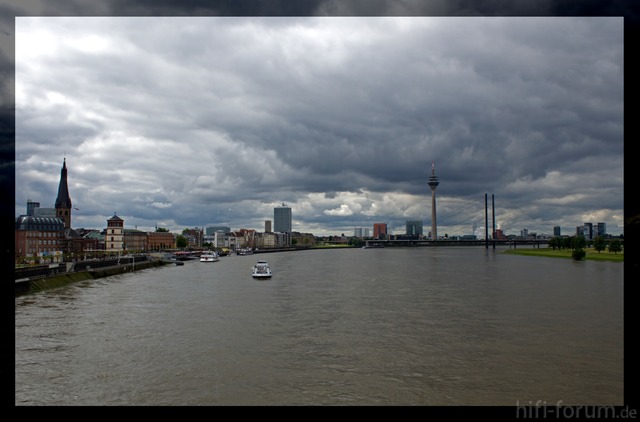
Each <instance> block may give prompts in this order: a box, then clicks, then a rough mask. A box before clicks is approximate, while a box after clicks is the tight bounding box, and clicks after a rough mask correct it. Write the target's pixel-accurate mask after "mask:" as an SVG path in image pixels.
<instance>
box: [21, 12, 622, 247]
mask: <svg viewBox="0 0 640 422" xmlns="http://www.w3.org/2000/svg"><path fill="white" fill-rule="evenodd" d="M623 49H624V43H623V18H622V17H301V18H286V17H261V18H258V17H17V18H16V20H15V62H16V66H15V105H16V112H15V117H16V119H15V122H16V143H15V156H16V160H15V168H16V170H15V174H16V181H15V182H16V184H15V186H16V189H15V195H16V198H15V214H16V216H18V215H21V214H25V213H26V203H27V200H28V199H31V200H34V201H38V202H40V203H41V206H42V207H53V203H54V201H55V199H56V195H57V188H58V182H59V180H60V169H61V167H62V162H63V160H64V159H65V158H66V163H67V168H68V180H69V191H70V195H71V199H72V202H73V205H74V207H77V208H78V210H73V218H72V226H73V227H74V228H79V227H84V228H98V229H102V228H104V227H105V226H106V220H107V219H108V218H109V217H111V216H112V215H113V214H114V212H116V213H117V214H118V215H119V216H120V217H122V218H123V219H124V220H125V227H127V228H134V227H137V228H138V229H142V230H153V229H154V227H156V226H158V227H164V228H168V229H169V230H171V231H175V232H179V231H181V230H182V229H183V228H187V227H188V228H192V227H207V226H213V225H216V226H218V225H224V226H230V227H231V228H232V229H240V228H253V229H256V230H258V231H263V230H264V221H265V220H272V219H273V208H274V207H276V206H278V205H280V204H282V203H285V204H287V205H288V206H290V207H291V208H292V213H293V229H294V230H296V231H302V232H311V233H314V234H316V235H330V234H333V235H335V234H341V233H344V234H346V235H352V234H353V229H354V228H355V227H366V228H372V226H373V223H379V222H382V223H387V224H389V227H390V228H391V229H392V231H393V232H394V233H396V234H404V231H405V222H406V220H415V219H418V220H422V221H423V222H424V227H425V233H426V232H427V231H428V229H429V227H430V224H431V193H430V190H429V187H428V186H427V180H428V178H429V176H430V174H431V166H432V163H435V170H436V175H437V176H438V177H439V179H440V186H439V187H438V188H437V190H436V193H437V203H438V205H437V208H438V217H437V222H438V234H439V235H444V234H445V233H446V234H449V235H454V234H471V233H472V232H473V227H474V224H475V225H476V227H477V233H478V234H479V235H481V236H484V228H483V225H484V195H485V193H488V194H489V198H490V197H491V194H494V195H495V203H496V222H497V223H498V225H499V226H500V227H501V228H502V229H503V230H505V232H506V233H508V234H519V233H520V230H522V229H528V230H529V231H535V232H538V233H547V234H550V233H552V228H553V226H555V225H559V226H561V227H562V230H563V234H573V233H575V228H576V226H578V225H582V224H583V223H585V222H592V223H598V222H605V223H606V224H607V231H608V232H609V233H611V234H620V233H622V232H623V209H624V203H623V172H624V168H623V147H624V138H623V125H624V121H623V111H624V109H623V91H624V85H623V65H624V57H623ZM490 218H491V217H490Z"/></svg>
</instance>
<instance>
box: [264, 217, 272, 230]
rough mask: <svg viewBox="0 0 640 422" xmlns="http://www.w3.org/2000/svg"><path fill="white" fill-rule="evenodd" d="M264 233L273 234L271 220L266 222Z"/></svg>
mask: <svg viewBox="0 0 640 422" xmlns="http://www.w3.org/2000/svg"><path fill="white" fill-rule="evenodd" d="M264 232H265V233H271V220H264Z"/></svg>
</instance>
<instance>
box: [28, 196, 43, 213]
mask: <svg viewBox="0 0 640 422" xmlns="http://www.w3.org/2000/svg"><path fill="white" fill-rule="evenodd" d="M36 208H40V202H34V201H32V200H31V199H27V215H28V216H29V217H33V216H34V214H35V213H34V210H35V209H36Z"/></svg>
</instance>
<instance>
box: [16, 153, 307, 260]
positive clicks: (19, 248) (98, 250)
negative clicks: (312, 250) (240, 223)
mask: <svg viewBox="0 0 640 422" xmlns="http://www.w3.org/2000/svg"><path fill="white" fill-rule="evenodd" d="M73 209H74V207H73V205H72V203H71V197H70V195H69V188H68V182H67V164H66V159H65V160H64V161H63V164H62V170H61V171H60V184H59V186H58V196H57V198H56V202H55V208H41V207H40V203H39V202H34V201H31V200H28V201H27V214H26V215H21V216H19V217H18V218H17V219H16V225H15V262H16V264H32V263H40V264H47V263H54V262H63V261H71V260H81V259H87V258H95V257H99V256H104V255H119V254H122V253H127V252H148V251H161V250H171V249H176V246H177V245H176V240H177V235H176V234H174V233H171V232H166V231H157V230H156V231H155V232H144V231H141V230H137V229H126V228H125V226H124V220H123V219H122V218H120V217H119V216H117V215H115V213H114V215H113V216H112V217H111V218H109V219H108V220H107V227H106V228H104V229H102V230H97V229H84V228H79V229H73V228H71V214H72V210H73ZM75 209H77V208H75ZM268 228H270V225H269V226H266V227H265V229H268ZM183 236H184V237H186V238H187V239H188V241H189V246H190V247H196V248H200V247H202V246H204V244H206V243H208V244H209V245H211V246H213V247H215V248H229V249H232V250H234V249H240V248H279V247H286V246H290V245H292V244H298V245H300V246H312V245H313V244H315V237H314V236H313V235H312V234H309V233H298V232H290V233H274V232H270V231H269V232H267V231H266V230H265V233H258V232H256V231H255V230H252V229H241V230H238V231H233V232H231V231H230V232H227V233H224V235H223V236H219V235H218V234H216V235H215V236H214V237H213V239H207V238H206V236H204V235H203V233H202V230H200V229H198V228H196V229H190V230H186V231H185V232H184V233H183ZM207 240H208V242H207Z"/></svg>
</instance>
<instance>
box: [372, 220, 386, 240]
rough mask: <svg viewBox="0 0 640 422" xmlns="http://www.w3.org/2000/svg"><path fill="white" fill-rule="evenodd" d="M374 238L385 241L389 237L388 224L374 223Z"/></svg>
mask: <svg viewBox="0 0 640 422" xmlns="http://www.w3.org/2000/svg"><path fill="white" fill-rule="evenodd" d="M373 237H374V239H385V238H386V237H387V223H374V224H373Z"/></svg>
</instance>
